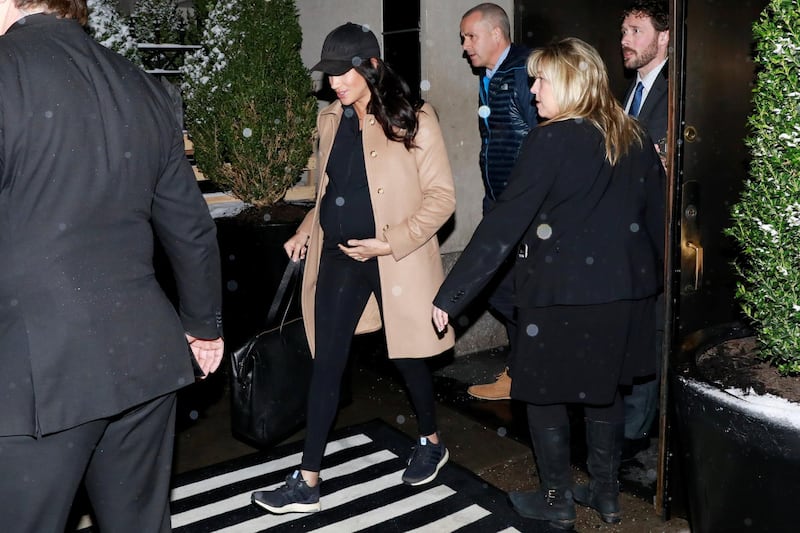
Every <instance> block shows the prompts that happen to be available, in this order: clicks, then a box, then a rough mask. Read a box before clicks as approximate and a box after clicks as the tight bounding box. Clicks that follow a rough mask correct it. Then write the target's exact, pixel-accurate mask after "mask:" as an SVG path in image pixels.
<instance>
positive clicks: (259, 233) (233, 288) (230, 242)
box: [216, 204, 308, 349]
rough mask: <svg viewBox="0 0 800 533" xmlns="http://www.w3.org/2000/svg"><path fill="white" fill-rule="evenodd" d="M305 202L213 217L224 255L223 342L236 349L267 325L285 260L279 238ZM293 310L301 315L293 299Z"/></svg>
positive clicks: (297, 221)
mask: <svg viewBox="0 0 800 533" xmlns="http://www.w3.org/2000/svg"><path fill="white" fill-rule="evenodd" d="M307 211H308V207H305V206H300V205H294V204H281V205H276V206H272V207H269V208H265V209H262V210H258V211H254V210H248V211H244V212H242V213H239V214H238V215H236V216H232V217H221V218H217V219H216V223H217V239H218V241H219V246H220V256H221V260H222V280H223V299H222V316H223V327H224V329H225V344H226V346H227V347H228V348H229V349H235V348H236V347H238V346H241V345H242V344H244V342H245V341H246V340H247V339H249V338H250V337H251V336H253V335H255V334H256V333H258V332H259V331H261V330H263V329H264V328H265V327H266V325H267V324H266V317H267V311H268V310H269V306H270V303H271V302H272V298H273V296H274V295H275V291H276V290H277V288H278V284H279V283H280V280H281V276H282V274H283V270H284V268H286V264H287V262H288V261H289V259H288V257H287V256H286V252H284V250H283V243H284V242H286V240H287V239H288V238H289V237H291V236H292V235H293V234H294V232H295V230H296V229H297V226H298V225H299V224H300V222H301V221H302V220H303V217H304V216H305V214H306V212H307ZM295 304H296V305H294V306H293V308H292V310H291V311H290V312H291V313H292V316H300V307H299V302H295Z"/></svg>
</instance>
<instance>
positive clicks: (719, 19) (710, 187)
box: [676, 0, 767, 338]
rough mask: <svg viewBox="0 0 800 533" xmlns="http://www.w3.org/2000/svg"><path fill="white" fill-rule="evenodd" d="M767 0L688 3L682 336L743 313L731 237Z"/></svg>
mask: <svg viewBox="0 0 800 533" xmlns="http://www.w3.org/2000/svg"><path fill="white" fill-rule="evenodd" d="M766 5H767V0H740V1H730V2H727V3H725V6H724V8H723V7H722V5H721V4H720V3H719V2H717V1H715V0H685V17H684V31H685V39H684V47H683V50H682V52H683V54H682V55H683V62H684V77H683V79H682V80H681V88H680V92H681V98H682V104H683V106H684V109H683V116H682V117H681V118H682V124H681V131H680V136H679V137H678V139H677V141H678V142H679V143H681V146H680V147H679V148H680V150H681V151H682V154H680V155H681V167H682V170H683V172H682V175H681V183H682V194H681V201H680V203H679V204H678V205H680V206H681V214H680V221H679V223H680V227H681V232H680V244H679V248H680V249H679V250H676V251H677V252H678V253H679V255H680V262H679V263H678V264H679V265H680V272H679V281H678V280H676V284H678V286H677V287H676V289H677V290H676V293H677V292H679V294H680V304H679V306H678V308H679V311H678V313H677V317H676V326H677V332H678V337H679V338H683V337H685V336H686V335H688V334H689V333H691V332H693V331H696V330H699V329H702V328H705V327H708V326H711V325H716V324H721V323H724V322H729V321H731V320H735V319H737V318H739V316H740V315H739V307H738V305H737V304H736V302H735V301H734V291H735V280H734V276H735V272H734V270H733V267H732V265H731V262H732V261H733V258H734V255H735V253H736V250H735V246H734V244H733V243H732V242H731V240H729V239H728V238H727V237H725V236H724V234H723V230H724V228H726V227H728V226H729V225H730V209H731V205H732V204H733V203H734V202H735V201H736V200H737V199H738V196H739V192H740V191H741V187H742V183H743V182H744V179H745V177H746V175H747V170H748V163H749V155H748V151H747V148H746V147H745V144H744V138H745V136H746V135H747V116H748V114H749V113H750V109H751V102H750V99H751V93H752V85H753V81H754V66H753V61H752V53H753V45H752V25H753V23H754V22H755V21H756V20H757V19H758V17H759V14H760V12H761V11H762V10H763V8H764V7H765V6H766Z"/></svg>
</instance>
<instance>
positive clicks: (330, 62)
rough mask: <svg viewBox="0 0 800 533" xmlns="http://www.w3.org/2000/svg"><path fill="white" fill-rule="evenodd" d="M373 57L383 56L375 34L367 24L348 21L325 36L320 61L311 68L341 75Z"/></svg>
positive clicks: (333, 74) (332, 74)
mask: <svg viewBox="0 0 800 533" xmlns="http://www.w3.org/2000/svg"><path fill="white" fill-rule="evenodd" d="M371 57H378V58H379V57H381V48H380V46H379V45H378V39H377V38H376V37H375V34H374V33H372V32H371V31H370V29H369V28H368V27H366V26H362V25H361V24H354V23H352V22H348V23H347V24H342V25H341V26H339V27H338V28H336V29H335V30H333V31H332V32H330V33H329V34H328V36H327V37H325V42H324V43H323V44H322V54H320V60H319V63H317V64H316V65H314V66H313V67H311V70H319V71H322V72H324V73H325V74H329V75H331V76H341V75H342V74H344V73H345V72H347V71H348V70H350V69H351V68H353V67H357V66H359V65H360V64H361V63H362V62H364V61H367V60H369V58H371Z"/></svg>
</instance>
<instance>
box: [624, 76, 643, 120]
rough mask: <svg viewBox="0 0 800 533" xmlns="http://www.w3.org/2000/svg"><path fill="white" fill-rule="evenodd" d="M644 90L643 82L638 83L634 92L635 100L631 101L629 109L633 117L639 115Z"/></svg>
mask: <svg viewBox="0 0 800 533" xmlns="http://www.w3.org/2000/svg"><path fill="white" fill-rule="evenodd" d="M643 90H644V85H642V82H639V83H637V84H636V91H635V92H634V93H633V101H632V102H631V108H630V109H629V110H628V114H629V115H630V116H632V117H633V118H636V117H638V116H639V108H640V107H641V106H642V91H643Z"/></svg>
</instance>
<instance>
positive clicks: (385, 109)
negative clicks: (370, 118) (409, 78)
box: [355, 58, 424, 150]
mask: <svg viewBox="0 0 800 533" xmlns="http://www.w3.org/2000/svg"><path fill="white" fill-rule="evenodd" d="M375 62H376V63H375V65H373V64H372V61H364V62H363V63H361V64H360V65H359V66H357V67H355V69H356V71H357V72H358V73H359V74H361V76H363V78H364V79H365V80H367V86H368V87H369V92H370V94H371V98H370V101H369V105H368V106H367V112H368V113H371V114H373V115H375V118H376V119H377V120H378V122H379V123H380V125H381V127H382V128H383V132H384V134H386V138H387V139H391V140H393V141H397V142H402V143H403V144H404V145H405V147H406V149H408V150H410V149H411V148H413V147H414V137H415V136H416V135H417V125H418V121H417V111H418V110H419V108H420V107H422V104H423V103H424V102H423V101H422V100H415V99H414V98H413V97H412V96H411V89H409V87H408V84H407V83H406V82H405V80H403V78H401V77H400V76H399V75H398V74H397V73H396V72H395V71H394V70H392V68H391V67H390V66H389V65H387V64H386V63H384V62H383V61H382V60H381V59H378V58H375Z"/></svg>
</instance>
